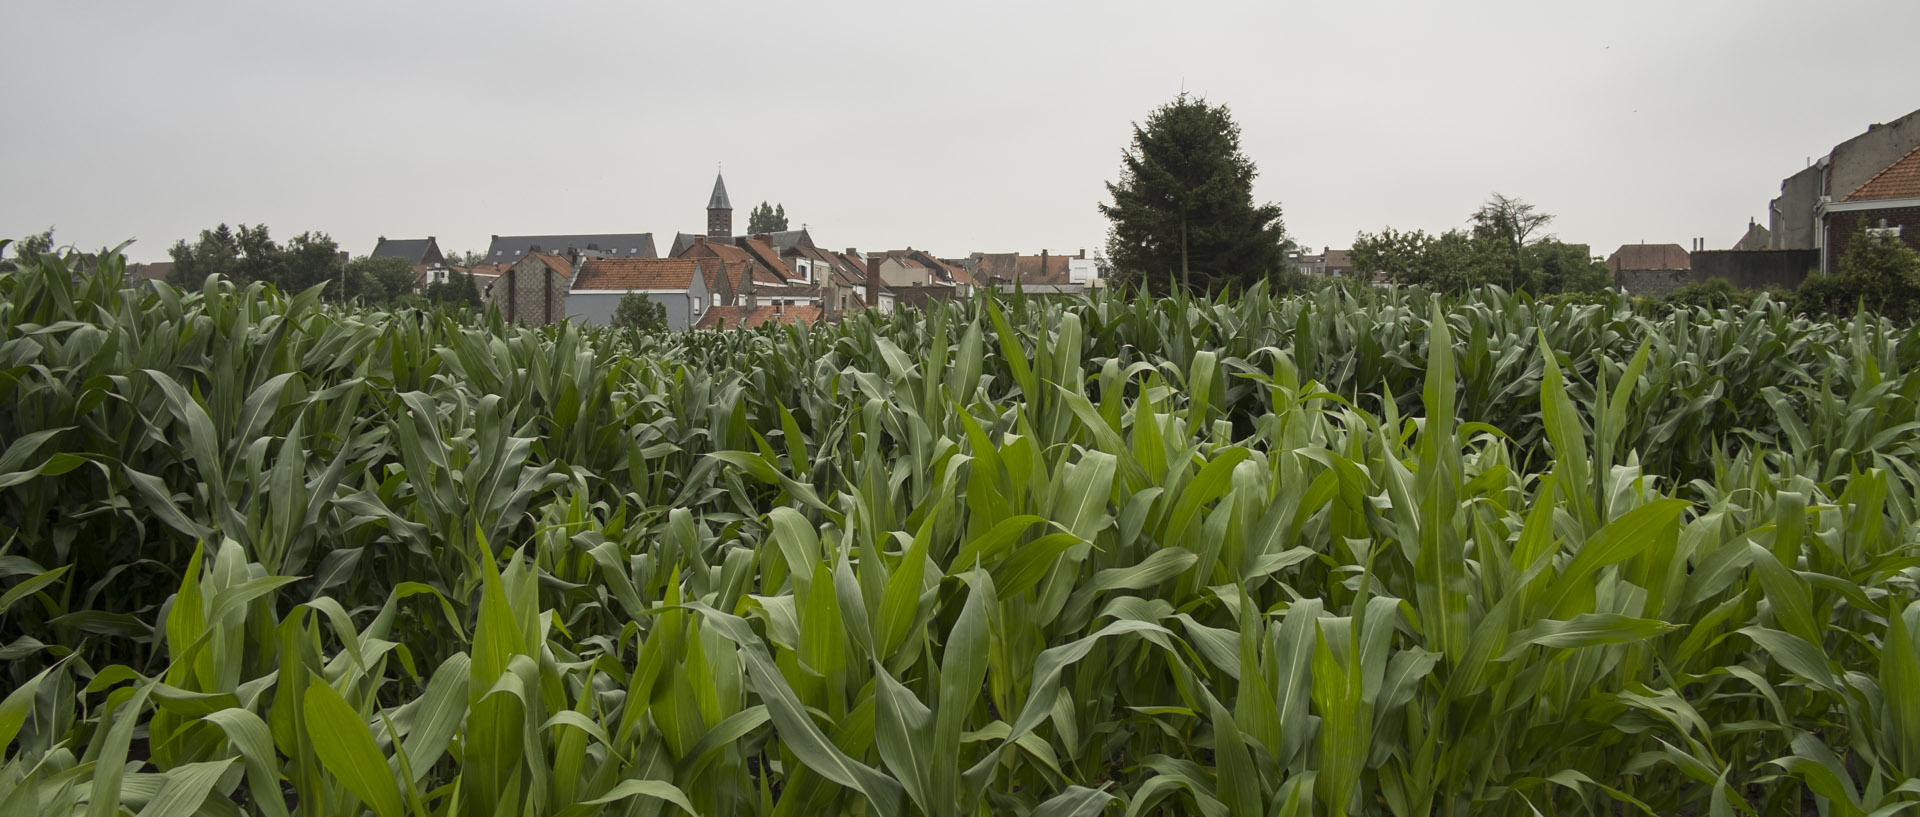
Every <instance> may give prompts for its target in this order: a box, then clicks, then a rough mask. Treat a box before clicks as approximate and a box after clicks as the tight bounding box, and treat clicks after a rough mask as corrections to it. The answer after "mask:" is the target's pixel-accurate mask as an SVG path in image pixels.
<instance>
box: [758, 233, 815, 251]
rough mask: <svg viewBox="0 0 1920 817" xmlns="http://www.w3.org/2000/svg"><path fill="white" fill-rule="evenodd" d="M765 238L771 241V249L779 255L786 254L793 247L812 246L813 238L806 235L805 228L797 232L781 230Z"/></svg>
mask: <svg viewBox="0 0 1920 817" xmlns="http://www.w3.org/2000/svg"><path fill="white" fill-rule="evenodd" d="M767 238H769V239H771V240H772V241H773V248H774V249H775V250H778V251H779V252H780V254H781V255H785V254H787V252H788V251H790V250H792V249H793V248H795V247H799V246H808V247H811V246H813V237H812V236H810V235H807V230H806V228H805V227H802V228H800V229H798V230H781V231H780V232H777V233H771V234H769V235H768V236H767Z"/></svg>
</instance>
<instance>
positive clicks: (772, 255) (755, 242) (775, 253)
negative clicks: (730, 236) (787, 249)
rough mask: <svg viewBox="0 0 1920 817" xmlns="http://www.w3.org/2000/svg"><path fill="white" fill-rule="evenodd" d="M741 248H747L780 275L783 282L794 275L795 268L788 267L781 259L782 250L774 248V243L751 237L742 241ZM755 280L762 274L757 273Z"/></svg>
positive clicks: (775, 273) (765, 265)
mask: <svg viewBox="0 0 1920 817" xmlns="http://www.w3.org/2000/svg"><path fill="white" fill-rule="evenodd" d="M741 249H744V250H746V251H747V253H748V254H749V255H751V256H753V257H754V258H755V259H757V260H758V261H759V262H760V264H761V265H762V266H764V267H766V268H767V269H768V270H769V271H771V272H772V273H773V274H774V275H778V276H780V281H781V283H785V282H786V280H787V279H788V278H792V277H793V270H791V269H788V268H787V262H786V261H783V260H781V258H780V251H779V250H776V249H774V248H773V245H772V244H769V243H767V242H765V241H761V240H760V239H757V238H749V239H746V240H745V241H742V242H741ZM756 272H757V271H756ZM754 280H756V281H758V280H761V276H759V275H755V276H754Z"/></svg>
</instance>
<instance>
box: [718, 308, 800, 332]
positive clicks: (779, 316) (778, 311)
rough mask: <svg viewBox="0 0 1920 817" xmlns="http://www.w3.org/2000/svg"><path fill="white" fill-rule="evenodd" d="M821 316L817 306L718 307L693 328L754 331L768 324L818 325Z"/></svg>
mask: <svg viewBox="0 0 1920 817" xmlns="http://www.w3.org/2000/svg"><path fill="white" fill-rule="evenodd" d="M820 314H821V312H820V307H817V306H761V307H745V306H716V307H712V308H709V309H708V310H707V314H705V315H703V316H701V318H700V322H699V323H696V324H694V325H693V328H695V329H753V328H756V327H761V326H765V325H767V324H775V325H779V326H784V325H786V324H790V323H817V322H819V320H820Z"/></svg>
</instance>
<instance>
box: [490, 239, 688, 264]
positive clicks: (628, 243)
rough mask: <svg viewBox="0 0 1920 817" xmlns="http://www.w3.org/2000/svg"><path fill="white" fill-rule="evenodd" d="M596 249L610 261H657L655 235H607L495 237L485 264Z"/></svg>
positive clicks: (508, 262) (504, 262) (506, 262)
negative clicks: (537, 252)
mask: <svg viewBox="0 0 1920 817" xmlns="http://www.w3.org/2000/svg"><path fill="white" fill-rule="evenodd" d="M569 247H571V248H573V249H576V250H594V251H596V252H600V253H604V254H605V255H607V256H608V257H610V258H656V257H658V254H657V253H656V252H655V251H654V248H653V233H604V234H600V235H496V236H494V237H493V243H491V244H488V245H487V257H486V263H488V264H511V263H513V262H514V261H517V260H519V259H520V257H521V256H524V255H526V254H527V252H528V251H530V250H540V251H541V252H566V251H567V249H568V248H569Z"/></svg>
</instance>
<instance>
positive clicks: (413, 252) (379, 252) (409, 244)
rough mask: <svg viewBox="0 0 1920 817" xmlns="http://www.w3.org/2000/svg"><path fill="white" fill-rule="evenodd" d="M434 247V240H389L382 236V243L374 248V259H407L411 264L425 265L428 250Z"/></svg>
mask: <svg viewBox="0 0 1920 817" xmlns="http://www.w3.org/2000/svg"><path fill="white" fill-rule="evenodd" d="M430 246H433V238H432V237H431V236H429V237H427V238H387V237H385V236H381V238H380V243H378V244H375V245H374V247H373V257H374V258H405V259H407V263H409V264H424V263H426V261H425V259H426V256H427V248H428V247H430Z"/></svg>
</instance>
